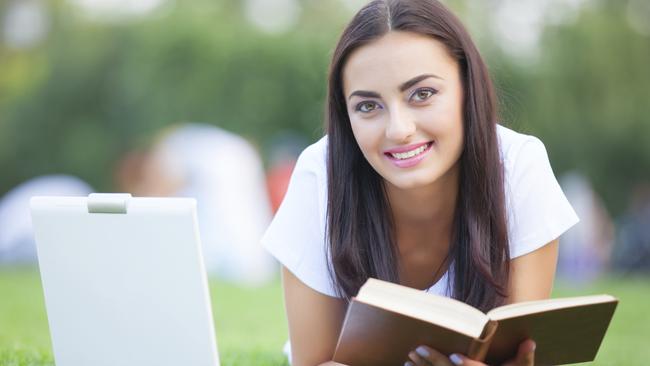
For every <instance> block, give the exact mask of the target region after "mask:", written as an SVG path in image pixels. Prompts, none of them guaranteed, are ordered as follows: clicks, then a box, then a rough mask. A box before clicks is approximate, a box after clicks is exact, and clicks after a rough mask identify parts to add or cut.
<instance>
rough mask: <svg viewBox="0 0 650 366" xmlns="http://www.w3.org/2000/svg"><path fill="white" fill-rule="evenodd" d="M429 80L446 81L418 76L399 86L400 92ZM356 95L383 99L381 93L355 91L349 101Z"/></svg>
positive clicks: (430, 75)
mask: <svg viewBox="0 0 650 366" xmlns="http://www.w3.org/2000/svg"><path fill="white" fill-rule="evenodd" d="M428 78H436V79H440V80H445V79H443V78H441V77H440V76H438V75H435V74H422V75H418V76H416V77H414V78H412V79H410V80H408V81H405V82H404V83H402V84H401V85H400V86H399V90H400V91H402V92H403V91H404V90H406V89H408V88H410V87H412V86H413V85H415V84H417V83H419V82H420V81H422V80H424V79H428ZM355 95H358V96H360V97H362V98H378V99H379V98H381V95H379V93H376V92H373V91H368V90H355V91H354V92H352V93H351V94H350V96H349V97H348V100H350V99H352V97H353V96H355Z"/></svg>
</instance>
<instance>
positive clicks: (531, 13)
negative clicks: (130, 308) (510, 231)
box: [0, 0, 650, 365]
mask: <svg viewBox="0 0 650 366" xmlns="http://www.w3.org/2000/svg"><path fill="white" fill-rule="evenodd" d="M363 3H365V1H343V0H246V1H237V0H192V1H172V0H140V1H124V0H122V1H120V0H3V1H2V2H0V26H1V28H0V32H1V33H0V35H1V36H2V38H0V172H2V173H1V174H0V196H1V195H3V194H4V193H6V192H8V191H9V190H10V189H11V188H13V187H15V186H16V185H18V184H19V183H21V182H24V181H26V180H28V179H30V178H32V177H35V176H39V175H45V174H59V173H64V174H69V175H73V176H77V177H79V178H81V179H83V180H84V181H86V182H88V183H89V184H90V185H91V186H93V187H94V188H95V189H96V190H97V191H115V190H116V182H115V180H114V169H115V167H116V164H117V162H118V161H119V160H120V158H121V157H123V156H124V154H125V153H126V152H128V151H131V150H133V149H143V148H147V147H148V146H150V145H151V143H152V141H153V139H154V138H155V136H156V135H157V134H158V132H159V131H160V130H161V129H162V128H165V127H167V126H170V125H172V124H175V123H178V122H182V121H199V122H205V123H208V124H214V125H216V126H220V127H222V128H224V129H227V130H229V131H232V132H235V133H237V134H240V135H242V136H244V137H246V138H247V139H248V140H249V141H252V142H253V143H254V145H255V146H256V147H257V148H258V149H259V151H260V152H261V155H262V159H263V160H264V161H265V163H267V164H268V163H269V158H268V156H269V150H270V148H271V142H272V141H274V139H275V138H276V137H277V136H281V135H283V134H286V133H287V132H291V133H293V134H295V135H298V136H302V137H303V138H304V141H307V142H311V141H315V140H316V139H317V138H318V137H320V136H322V134H323V126H322V125H323V123H322V120H323V106H324V103H323V102H324V97H325V92H326V76H327V65H328V63H329V58H330V56H331V52H332V49H333V47H334V45H335V42H336V40H337V37H338V35H339V34H340V32H341V31H342V28H343V26H344V25H345V24H346V22H347V21H349V19H350V18H351V16H352V15H353V14H354V12H355V11H356V10H357V9H358V8H359V7H360V6H361V5H362V4H363ZM445 3H446V4H448V5H449V6H450V7H451V8H452V9H453V10H454V11H455V12H456V13H457V14H458V15H459V16H460V17H461V18H462V19H463V21H464V22H465V24H466V25H467V26H468V28H469V29H470V32H471V33H472V35H473V36H474V37H475V40H476V41H477V43H478V45H479V48H480V50H481V52H482V54H483V55H484V57H485V58H486V60H487V63H488V65H489V68H490V70H491V72H492V76H493V78H494V80H495V82H496V85H497V88H498V92H499V96H500V109H501V121H502V123H503V124H504V125H506V126H509V127H511V128H513V129H515V130H517V131H520V132H524V133H528V134H534V135H536V136H538V137H540V138H541V139H542V141H544V143H545V145H546V148H547V150H548V153H549V157H550V159H551V163H552V165H553V168H554V171H555V173H556V175H557V176H558V177H559V176H561V175H562V174H564V173H566V172H570V171H572V172H578V173H579V174H581V175H582V176H584V177H585V178H586V179H587V180H588V182H590V184H591V185H592V186H593V188H594V191H595V194H596V195H597V196H598V197H600V198H601V199H602V202H603V205H604V206H603V207H604V210H605V211H606V212H607V215H608V216H609V217H611V218H612V221H613V223H614V234H613V237H615V238H617V239H616V243H615V245H619V246H620V245H623V244H621V242H620V241H621V239H620V238H621V235H619V234H618V232H619V231H620V228H621V227H622V226H624V225H627V223H629V222H630V213H631V212H632V213H634V212H636V211H635V210H637V209H638V206H639V204H643V202H641V203H640V201H639V200H643V199H645V198H644V197H647V192H648V187H650V67H648V66H649V65H650V1H647V0H491V1H482V0H456V1H452V0H449V1H445ZM639 192H641V193H639ZM640 197H641V198H640ZM644 202H645V201H644ZM632 221H634V220H632ZM641 224H642V225H641V226H643V225H644V221H641ZM647 224H650V222H645V226H648V227H650V225H647ZM0 230H2V228H0ZM646 231H647V230H646ZM623 237H624V238H625V236H623ZM644 240H646V242H645V243H647V238H646V239H644ZM647 279H648V276H647V272H646V274H643V273H642V274H641V275H640V276H636V275H635V276H633V277H625V276H624V277H621V276H619V275H613V274H606V275H604V277H603V278H600V279H598V280H596V282H593V283H591V284H586V283H582V284H580V285H579V286H580V287H572V286H576V285H575V284H574V285H569V284H567V285H566V286H564V287H562V289H560V290H558V291H559V292H558V294H560V295H571V294H582V293H589V292H590V291H592V292H593V291H595V292H608V293H611V294H613V295H619V296H620V297H621V298H623V299H625V300H626V301H624V302H622V304H621V306H620V308H619V310H618V314H617V316H619V318H616V322H615V323H614V324H613V326H612V332H611V333H612V334H608V338H607V339H606V343H605V345H604V348H603V353H604V354H605V355H604V356H603V360H604V361H601V363H600V364H603V365H605V364H620V363H626V364H642V363H644V361H645V359H647V358H648V356H650V355H649V354H648V350H647V347H644V344H645V342H647V340H648V339H650V334H649V333H648V329H650V319H648V317H647V315H644V312H643V311H641V310H640V309H641V307H642V306H643V305H644V304H646V303H647V302H648V301H649V300H650V298H648V296H649V295H648V294H649V293H650V291H649V290H650V288H649V287H648V281H647ZM214 286H216V287H213V292H215V293H213V296H217V300H216V301H215V311H217V310H218V307H219V295H218V294H219V293H220V292H224V293H228V294H233V295H231V296H232V298H231V300H229V301H231V302H232V304H230V305H229V304H226V303H224V305H223V306H224V308H225V309H230V310H223V312H220V311H217V319H216V322H217V326H218V327H219V326H221V327H222V328H223V329H222V331H221V332H220V333H221V334H223V338H222V339H223V342H224V343H225V345H224V347H225V349H226V355H228V356H227V357H230V358H229V360H230V361H228V362H231V363H233V364H263V362H269V364H282V362H283V361H282V357H281V353H280V347H281V345H282V340H283V339H284V338H285V337H286V327H285V326H284V318H283V317H284V313H283V310H282V306H281V293H280V289H279V285H278V284H277V281H276V282H274V283H271V284H269V285H267V286H265V287H263V288H260V289H258V290H255V291H260V292H261V293H262V295H260V297H259V298H258V297H257V295H255V296H253V295H252V293H253V291H254V290H251V289H246V288H239V287H237V286H231V285H227V284H221V283H215V284H214ZM590 286H591V287H590ZM215 288H216V291H214V289H215ZM215 294H216V295H215ZM40 296H42V295H41V294H40V284H39V282H38V275H37V272H36V271H35V270H34V269H31V270H29V269H28V270H23V269H21V270H13V269H12V270H5V271H3V272H0V364H2V365H23V364H25V365H27V364H36V365H40V364H47V363H48V362H50V363H51V351H50V348H49V347H50V346H49V338H48V334H47V328H46V322H45V318H44V316H45V313H44V308H43V305H42V299H41V298H40ZM247 296H248V297H247ZM255 301H259V302H261V303H264V304H275V305H274V306H273V307H268V308H267V307H265V308H264V311H265V312H266V311H268V313H265V314H262V315H259V314H258V316H259V317H257V318H256V317H255V316H253V317H252V318H251V317H248V315H246V314H248V313H247V311H248V312H250V313H253V312H255V310H254V309H257V308H256V307H254V305H255ZM240 303H246V304H249V305H250V306H251V308H250V309H248V310H247V308H239V307H238V306H237V305H236V304H240ZM219 314H228V316H226V317H223V318H220V316H223V315H219ZM229 317H230V318H229ZM228 319H241V322H242V323H241V324H248V325H245V326H243V327H240V326H239V325H225V323H226V322H227V321H228ZM246 319H252V320H246ZM269 319H272V320H269ZM220 321H221V322H223V324H220V323H219V322H220ZM238 324H239V323H238ZM247 326H250V332H249V331H248V330H247V331H245V333H244V331H243V330H242V329H249V328H245V327H247ZM218 332H219V330H218ZM252 332H260V334H263V335H264V336H263V337H262V336H261V337H260V338H259V339H257V338H256V339H253V340H252V341H251V340H248V339H247V336H248V335H249V334H251V333H252ZM228 334H230V335H228ZM247 341H250V342H252V343H251V344H244V343H246V342H247ZM607 341H611V343H607ZM255 342H257V343H255ZM220 345H221V344H220ZM258 348H259V349H258ZM260 350H261V351H260ZM258 351H259V352H258ZM260 352H261V353H260ZM222 354H223V352H222ZM258 354H261V356H259V357H260V358H261V359H264V360H266V361H263V362H262V361H251V360H253V359H255V357H258V356H256V355H258ZM242 355H243V356H242ZM237 357H243V360H246V361H236V360H235V359H236V358H237ZM251 357H252V358H251ZM38 360H41V361H38ZM43 360H44V361H43ZM41 362H43V363H41Z"/></svg>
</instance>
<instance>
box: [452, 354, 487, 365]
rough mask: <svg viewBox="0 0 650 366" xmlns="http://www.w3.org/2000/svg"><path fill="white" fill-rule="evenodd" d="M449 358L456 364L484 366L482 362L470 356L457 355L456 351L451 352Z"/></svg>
mask: <svg viewBox="0 0 650 366" xmlns="http://www.w3.org/2000/svg"><path fill="white" fill-rule="evenodd" d="M449 360H450V361H451V362H452V364H454V365H456V366H461V365H462V366H486V365H485V364H484V363H483V362H480V361H476V360H472V359H471V358H468V357H466V356H463V355H459V354H458V353H453V354H451V355H450V356H449Z"/></svg>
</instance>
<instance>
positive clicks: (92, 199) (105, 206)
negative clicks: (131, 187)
mask: <svg viewBox="0 0 650 366" xmlns="http://www.w3.org/2000/svg"><path fill="white" fill-rule="evenodd" d="M129 199H131V194H130V193H91V194H90V195H88V212H89V213H108V214H125V213H126V208H127V205H128V203H129Z"/></svg>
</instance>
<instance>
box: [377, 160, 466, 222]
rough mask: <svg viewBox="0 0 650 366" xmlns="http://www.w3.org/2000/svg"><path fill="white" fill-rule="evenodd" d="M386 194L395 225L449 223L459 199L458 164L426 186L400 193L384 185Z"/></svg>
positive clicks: (396, 189)
mask: <svg viewBox="0 0 650 366" xmlns="http://www.w3.org/2000/svg"><path fill="white" fill-rule="evenodd" d="M386 194H387V196H388V201H389V202H390V207H391V210H392V213H393V219H394V220H395V223H396V224H404V225H407V226H419V225H427V226H430V225H436V226H437V225H438V224H443V223H451V221H453V216H454V212H455V209H456V200H457V197H458V164H456V165H455V166H454V167H452V169H451V170H450V171H449V172H447V174H445V175H444V176H442V177H440V179H438V180H437V181H436V182H434V183H432V184H430V185H427V186H423V187H417V188H412V189H402V188H399V187H396V186H394V185H392V184H390V183H389V182H387V183H386Z"/></svg>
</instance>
